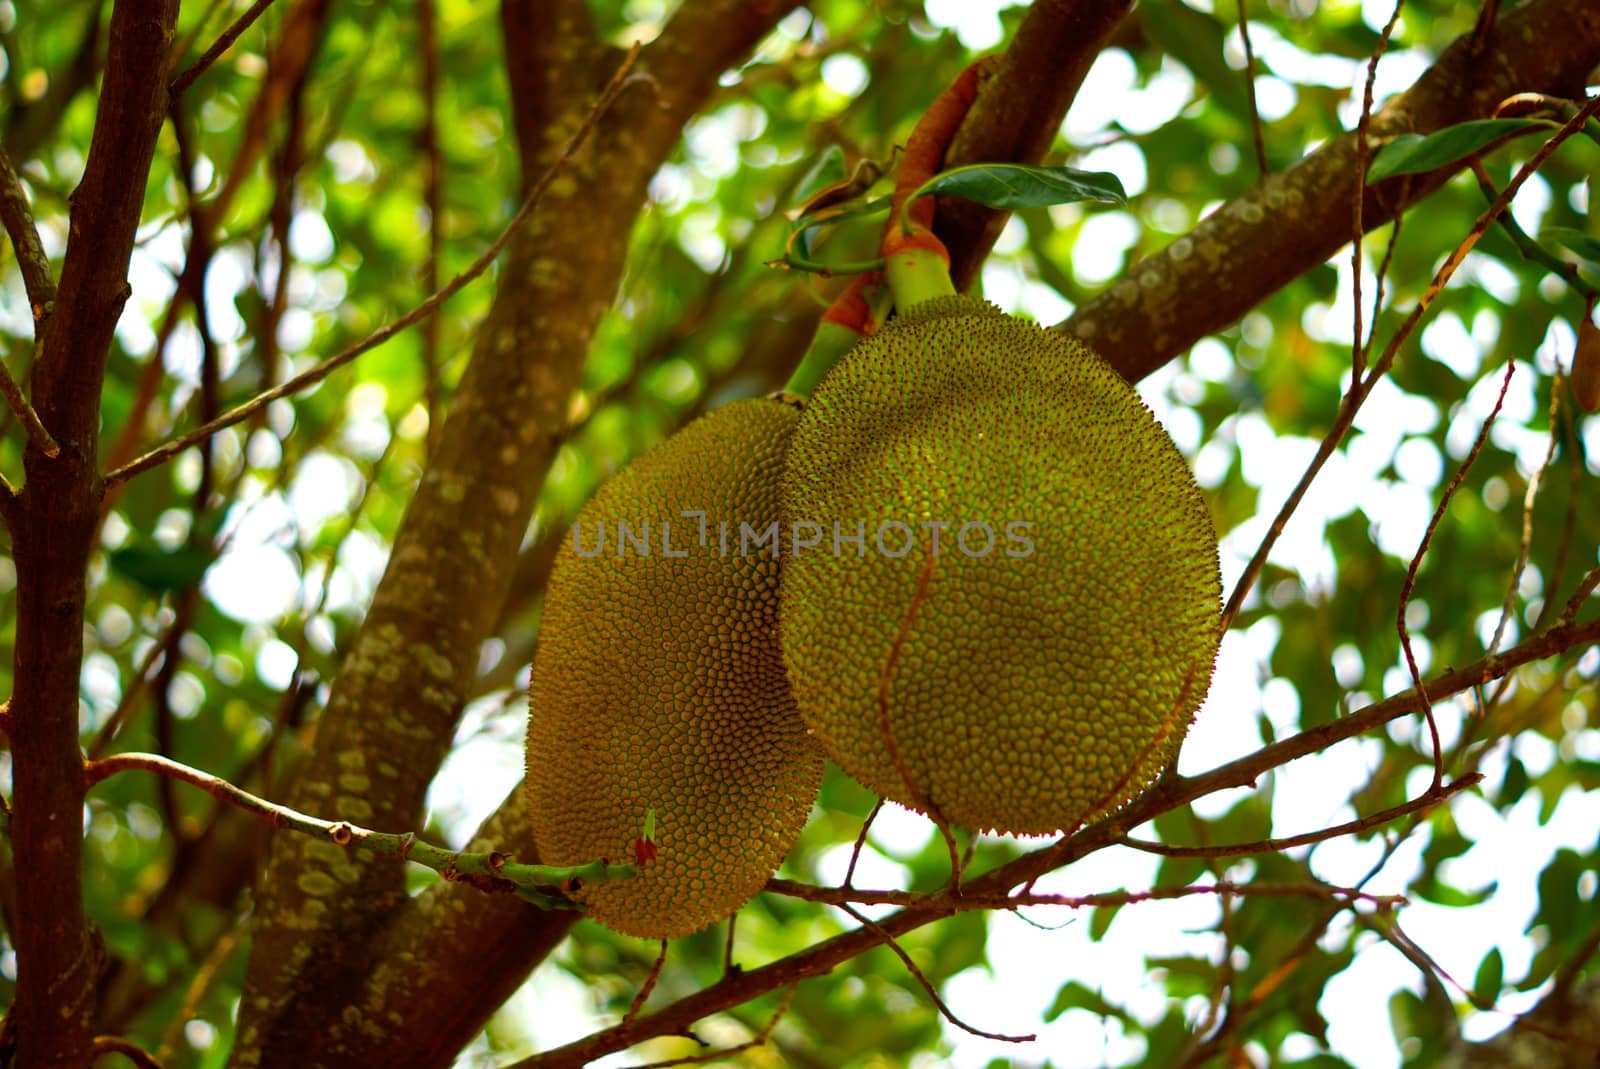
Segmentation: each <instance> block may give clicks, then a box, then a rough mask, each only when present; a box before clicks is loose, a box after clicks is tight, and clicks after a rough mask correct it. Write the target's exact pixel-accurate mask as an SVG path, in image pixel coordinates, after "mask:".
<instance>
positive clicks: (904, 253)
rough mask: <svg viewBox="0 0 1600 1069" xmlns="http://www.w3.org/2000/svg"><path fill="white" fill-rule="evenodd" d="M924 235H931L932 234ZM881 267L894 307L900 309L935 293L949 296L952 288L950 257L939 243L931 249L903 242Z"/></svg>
mask: <svg viewBox="0 0 1600 1069" xmlns="http://www.w3.org/2000/svg"><path fill="white" fill-rule="evenodd" d="M926 237H928V238H933V235H932V234H928V235H926ZM933 240H934V241H937V240H938V239H937V238H933ZM884 271H885V273H886V274H887V275H888V276H889V289H890V291H891V292H893V293H894V304H895V307H896V308H898V309H900V310H901V311H902V312H903V311H905V310H906V309H907V308H910V307H912V306H913V305H917V304H920V303H922V302H923V301H929V300H932V299H933V298H935V297H949V296H951V295H952V294H954V293H955V291H956V287H955V283H953V282H951V281H950V260H949V257H947V256H946V255H945V253H944V249H943V246H941V247H939V248H938V249H934V248H931V247H929V246H927V245H920V244H919V245H911V244H906V245H903V246H901V248H900V250H899V251H898V252H895V253H893V254H891V255H890V256H889V257H888V262H887V263H886V264H885V267H884Z"/></svg>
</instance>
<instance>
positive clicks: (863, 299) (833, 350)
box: [783, 271, 887, 397]
mask: <svg viewBox="0 0 1600 1069" xmlns="http://www.w3.org/2000/svg"><path fill="white" fill-rule="evenodd" d="M883 301H884V296H883V280H882V278H881V277H879V275H878V273H877V272H876V271H873V272H871V273H869V274H865V275H857V276H856V277H855V278H854V279H853V280H851V282H850V285H849V286H848V287H846V289H845V291H844V292H843V293H841V294H839V296H838V297H837V298H835V299H834V302H833V304H832V305H830V306H829V308H828V310H827V311H826V312H824V313H823V314H822V322H820V323H818V324H817V332H816V334H814V335H812V338H811V346H810V348H808V349H807V350H806V355H805V356H804V357H803V358H802V359H801V360H800V366H799V367H797V368H795V369H794V374H793V375H791V376H789V381H788V383H787V384H786V385H785V386H784V388H783V389H784V392H785V393H792V394H797V395H799V396H801V397H810V396H811V391H812V390H815V389H816V388H817V383H819V382H821V381H822V376H824V375H826V374H827V373H828V371H829V370H830V369H831V368H832V367H833V365H834V364H835V363H837V362H838V360H839V358H840V357H841V356H843V355H844V354H845V353H848V352H849V351H850V350H851V349H852V348H853V347H854V346H855V344H856V342H858V341H860V340H861V339H862V338H863V337H864V336H866V335H868V334H871V333H872V332H873V331H875V330H876V329H877V325H876V324H877V321H878V319H879V318H881V316H882V314H883V312H884V311H886V310H887V309H885V308H876V307H875V305H878V304H881V303H882V302H883Z"/></svg>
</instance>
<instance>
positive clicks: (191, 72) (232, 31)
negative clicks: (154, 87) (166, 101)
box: [167, 0, 272, 96]
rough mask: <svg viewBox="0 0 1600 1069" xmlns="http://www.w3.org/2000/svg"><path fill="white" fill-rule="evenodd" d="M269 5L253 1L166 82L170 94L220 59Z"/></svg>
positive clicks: (176, 93)
mask: <svg viewBox="0 0 1600 1069" xmlns="http://www.w3.org/2000/svg"><path fill="white" fill-rule="evenodd" d="M271 6H272V0H256V2H255V3H253V4H251V5H250V7H249V9H248V10H246V11H245V13H244V14H242V15H240V16H239V17H238V18H237V19H235V20H234V21H233V25H231V26H229V27H228V28H227V29H226V30H223V31H222V36H220V37H218V38H217V39H216V40H215V41H214V42H212V45H211V47H210V48H208V49H206V50H205V53H204V54H203V55H201V57H200V58H199V59H197V60H195V61H194V63H192V64H191V65H190V66H189V68H188V69H187V70H185V71H184V72H183V73H182V74H180V75H178V76H177V77H176V78H174V79H172V81H171V82H170V83H168V85H167V92H168V93H170V94H171V95H172V96H179V95H180V94H182V93H183V91H184V90H185V89H187V88H189V87H190V86H191V85H193V84H194V81H195V79H196V78H198V77H200V76H201V75H202V74H204V73H205V72H206V70H207V69H208V68H209V67H210V66H211V65H212V64H213V63H215V62H216V61H217V60H219V59H221V58H222V54H223V53H224V52H226V51H227V50H228V49H229V48H230V47H232V46H233V42H235V41H237V40H238V39H239V35H240V34H242V33H244V31H246V30H248V29H249V28H250V27H251V25H253V24H254V23H255V21H256V19H258V18H260V17H261V13H262V12H263V11H265V10H266V9H267V8H269V7H271Z"/></svg>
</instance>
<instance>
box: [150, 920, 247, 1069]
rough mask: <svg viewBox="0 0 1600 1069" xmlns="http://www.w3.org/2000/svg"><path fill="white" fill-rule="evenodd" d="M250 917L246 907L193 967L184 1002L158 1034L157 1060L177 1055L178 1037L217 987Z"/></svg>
mask: <svg viewBox="0 0 1600 1069" xmlns="http://www.w3.org/2000/svg"><path fill="white" fill-rule="evenodd" d="M249 916H250V911H249V910H248V909H246V910H245V911H244V912H243V913H242V914H241V915H240V916H239V918H238V919H237V920H236V921H235V922H234V924H233V927H231V928H229V929H228V930H227V931H225V932H223V933H222V935H221V937H219V938H218V939H217V941H216V942H215V943H214V944H213V945H212V947H211V949H210V950H209V951H207V952H206V957H205V960H204V961H202V962H201V963H200V967H199V968H198V969H196V970H195V973H194V976H192V977H190V979H189V987H188V989H187V990H186V991H185V992H184V995H183V1004H182V1006H181V1007H180V1008H179V1009H178V1012H177V1013H175V1014H173V1016H172V1020H171V1023H170V1024H169V1025H168V1026H167V1031H166V1033H165V1034H164V1035H163V1036H162V1037H161V1046H159V1047H157V1048H156V1057H157V1058H158V1059H161V1060H166V1059H169V1058H173V1057H175V1056H176V1055H177V1053H178V1040H179V1038H180V1037H181V1036H182V1034H183V1026H184V1025H185V1024H187V1023H188V1022H189V1021H192V1020H194V1019H195V1018H196V1017H198V1016H199V1015H200V1003H201V1001H202V1000H204V999H205V997H206V995H207V994H209V993H210V992H211V990H212V988H213V987H215V986H216V982H217V979H218V977H220V976H221V975H222V969H223V966H225V965H227V964H228V959H229V958H231V957H233V952H234V950H236V949H237V948H238V946H239V941H240V939H241V937H242V936H243V935H244V932H245V928H246V922H247V920H248V918H249Z"/></svg>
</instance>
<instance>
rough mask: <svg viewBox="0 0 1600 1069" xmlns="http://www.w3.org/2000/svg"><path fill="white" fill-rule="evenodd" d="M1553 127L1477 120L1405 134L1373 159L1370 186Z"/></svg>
mask: <svg viewBox="0 0 1600 1069" xmlns="http://www.w3.org/2000/svg"><path fill="white" fill-rule="evenodd" d="M1550 125H1551V124H1550V123H1548V122H1545V121H1544V120H1542V119H1473V120H1471V121H1470V122H1464V123H1457V124H1456V125H1454V126H1447V127H1445V128H1444V129H1443V130H1435V131H1434V132H1433V133H1431V134H1401V135H1400V136H1399V137H1397V138H1395V139H1394V140H1393V141H1391V142H1389V143H1388V144H1387V145H1384V146H1383V148H1381V149H1379V150H1378V154H1377V155H1376V156H1374V157H1373V159H1372V165H1371V166H1370V167H1368V168H1367V184H1368V185H1371V184H1372V183H1374V182H1381V181H1383V180H1384V179H1385V178H1394V177H1395V176H1396V175H1402V174H1420V173H1422V172H1424V171H1431V170H1433V169H1434V168H1436V167H1443V166H1444V165H1445V164H1448V163H1455V162H1456V161H1457V160H1464V159H1466V158H1467V157H1468V156H1470V155H1472V154H1473V153H1474V152H1478V151H1480V150H1482V149H1483V148H1485V147H1487V146H1489V145H1491V144H1493V143H1494V142H1496V141H1498V140H1500V139H1501V138H1503V137H1506V136H1507V135H1510V134H1518V133H1521V132H1523V131H1524V130H1530V129H1532V128H1533V127H1536V126H1550Z"/></svg>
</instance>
